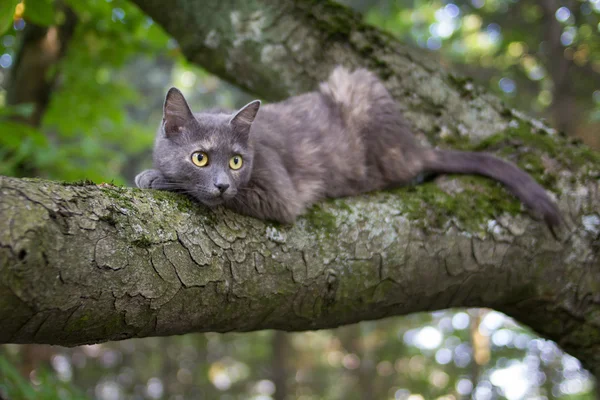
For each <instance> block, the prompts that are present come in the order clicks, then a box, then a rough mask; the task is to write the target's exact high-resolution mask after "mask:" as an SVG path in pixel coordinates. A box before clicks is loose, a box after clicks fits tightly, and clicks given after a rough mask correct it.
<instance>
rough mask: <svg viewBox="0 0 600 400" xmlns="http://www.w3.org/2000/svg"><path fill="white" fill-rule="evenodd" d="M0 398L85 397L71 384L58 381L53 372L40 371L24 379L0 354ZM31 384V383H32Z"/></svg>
mask: <svg viewBox="0 0 600 400" xmlns="http://www.w3.org/2000/svg"><path fill="white" fill-rule="evenodd" d="M0 378H1V380H0V396H4V397H2V398H6V399H18V400H57V399H61V400H84V399H87V396H86V395H85V394H84V393H82V392H81V391H79V390H78V389H76V388H75V387H74V386H73V384H71V383H69V382H64V381H62V380H60V379H59V378H58V377H57V375H56V374H55V373H54V371H51V370H49V369H46V368H45V369H40V370H39V371H36V372H35V373H34V374H33V376H32V377H31V381H30V380H29V379H26V378H24V377H23V376H22V375H21V372H20V371H18V370H17V369H16V368H15V367H14V366H13V364H12V363H11V362H9V360H8V359H7V358H5V357H3V356H2V354H0ZM32 382H33V383H32Z"/></svg>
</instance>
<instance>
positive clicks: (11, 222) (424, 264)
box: [0, 0, 600, 376]
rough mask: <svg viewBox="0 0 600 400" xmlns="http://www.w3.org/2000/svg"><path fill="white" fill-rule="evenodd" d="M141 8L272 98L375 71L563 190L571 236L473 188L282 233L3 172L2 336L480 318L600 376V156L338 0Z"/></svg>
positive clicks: (312, 220)
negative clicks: (513, 329)
mask: <svg viewBox="0 0 600 400" xmlns="http://www.w3.org/2000/svg"><path fill="white" fill-rule="evenodd" d="M135 1H136V3H138V4H139V5H140V7H141V8H142V9H143V10H144V11H145V12H147V13H148V14H149V15H150V16H151V17H152V18H154V19H155V20H156V21H158V22H159V23H160V24H162V25H163V27H165V29H166V30H167V31H168V32H169V33H170V34H172V35H173V36H174V37H175V38H176V39H177V40H178V41H179V43H180V45H181V47H182V49H183V51H184V52H185V54H186V55H187V56H188V57H189V58H190V59H191V60H193V61H195V62H197V63H200V64H201V65H203V66H205V67H206V68H207V69H209V70H210V71H212V72H215V73H217V74H218V75H219V76H221V77H224V78H226V79H229V80H230V81H232V82H234V83H236V84H239V85H240V86H242V87H245V88H246V89H248V90H250V91H253V92H256V93H258V94H260V95H261V96H263V97H266V98H268V99H278V98H282V97H285V96H286V95H288V94H291V93H297V92H299V91H303V90H306V89H312V88H313V87H314V86H315V84H316V82H317V81H318V80H319V79H321V78H323V77H324V76H325V75H326V74H327V73H328V71H329V70H330V69H331V67H332V66H333V65H335V64H338V63H342V64H346V65H349V66H356V65H364V66H367V67H369V68H371V69H372V70H373V71H375V72H376V73H378V74H379V76H381V77H382V79H384V81H385V83H386V85H387V87H388V89H389V90H390V91H391V93H392V94H393V95H394V96H395V98H396V99H398V101H399V103H400V104H401V105H402V107H403V109H404V112H405V115H406V117H407V118H408V119H409V120H410V121H411V122H412V124H413V125H414V127H415V132H416V133H417V134H423V133H424V134H425V135H421V137H422V139H423V141H424V142H425V141H430V142H432V143H434V144H438V145H445V144H446V142H449V143H450V144H454V145H455V146H459V147H461V148H475V149H478V150H490V151H496V152H499V153H501V155H502V156H504V157H505V158H509V159H511V160H513V161H515V162H517V163H519V164H520V165H521V166H522V167H524V168H526V169H528V171H530V172H531V173H533V174H534V176H536V178H538V179H539V180H541V181H542V182H543V183H544V184H545V185H546V186H547V187H549V188H551V189H552V190H553V191H554V192H556V193H560V194H559V195H558V201H559V204H560V207H561V209H562V211H563V213H564V216H565V220H566V226H565V227H564V229H563V231H562V232H561V236H560V240H557V239H555V238H554V237H553V236H552V235H551V234H550V232H549V231H548V230H547V228H546V227H545V226H543V224H542V223H540V222H535V221H533V220H532V219H531V218H530V217H529V216H528V214H526V213H523V212H521V211H520V210H519V206H518V203H517V202H516V200H514V199H512V198H511V197H510V196H509V195H508V194H507V192H506V191H504V190H503V189H501V188H499V187H498V186H497V185H495V184H493V183H489V182H487V181H484V180H481V179H474V178H460V179H449V178H444V179H441V180H439V181H438V182H435V183H427V184H425V185H421V186H418V187H417V188H415V189H412V190H411V189H400V190H395V191H390V192H382V193H377V194H371V195H366V196H360V197H357V198H351V199H338V200H334V201H327V202H323V203H322V204H319V205H318V206H315V207H314V208H313V209H312V211H311V212H309V213H308V214H307V215H306V216H305V217H304V218H301V219H300V220H299V221H298V222H297V223H296V224H295V225H293V226H280V225H277V224H272V223H266V222H261V221H258V220H255V219H252V218H247V217H243V216H240V215H237V214H234V213H232V212H230V211H227V210H224V209H221V208H218V209H216V210H212V211H211V210H206V209H204V208H203V207H200V206H197V205H194V204H192V203H191V202H190V201H189V200H187V199H186V198H184V197H182V196H179V195H175V194H171V193H165V192H155V191H149V190H148V191H139V190H136V189H128V188H118V187H112V186H107V185H100V186H96V185H92V184H86V183H85V182H84V183H80V184H72V185H68V184H67V185H65V184H61V183H56V182H47V181H35V180H19V179H14V178H4V177H0V321H3V323H2V329H1V330H0V343H8V342H11V343H50V344H60V345H69V346H72V345H78V344H84V343H96V342H101V341H106V340H119V339H125V338H130V337H146V336H164V335H174V334H183V333H187V332H199V331H217V332H226V331H232V330H236V331H250V330H257V329H267V328H274V329H281V330H287V331H295V330H307V329H319V328H330V327H335V326H340V325H343V324H348V323H353V322H357V321H361V320H370V319H378V318H383V317H388V316H394V315H403V314H407V313H412V312H417V311H430V310H438V309H444V308H449V307H477V306H481V307H490V308H494V309H497V310H500V311H503V312H505V313H507V314H508V315H510V316H513V317H515V318H516V319H518V320H519V321H521V322H523V323H525V324H528V325H529V326H531V327H532V328H533V329H534V330H536V331H537V332H538V333H539V334H541V335H543V336H545V337H548V338H551V339H553V340H555V341H556V342H557V343H559V345H561V346H562V347H563V349H565V350H566V351H567V352H570V353H571V354H573V355H574V356H576V357H578V358H579V359H580V360H581V361H582V363H583V365H584V366H586V367H587V368H588V369H590V370H591V371H592V372H593V373H595V374H596V376H598V375H599V374H600V268H598V266H599V264H600V262H599V253H600V217H599V215H598V210H599V209H600V194H599V193H600V182H599V180H598V177H599V175H598V171H599V170H600V157H599V156H598V154H597V153H593V152H591V151H590V150H588V149H587V148H585V147H582V146H578V145H576V144H573V143H570V142H569V141H567V140H566V139H564V138H561V137H558V136H557V135H556V134H555V133H554V132H553V130H551V129H548V128H546V127H545V126H544V125H543V124H541V123H540V122H538V121H534V120H530V119H528V118H527V117H525V116H524V115H523V114H521V113H519V112H517V111H513V110H509V109H507V108H506V107H505V106H504V105H503V104H502V103H501V102H500V101H499V100H497V99H496V98H494V97H492V96H490V95H488V94H486V93H484V92H483V91H482V90H481V89H479V88H477V87H473V85H472V84H471V83H470V82H468V80H464V79H462V78H457V77H455V76H453V75H451V74H449V73H448V72H445V71H443V70H442V69H441V67H439V66H438V65H437V64H436V63H435V62H434V61H433V60H431V59H430V58H429V56H427V55H423V54H421V53H420V52H419V51H417V50H413V49H409V48H407V47H405V46H403V45H402V44H400V43H398V42H396V41H394V39H392V38H391V37H389V36H387V35H386V34H384V33H381V32H379V31H377V30H375V29H374V28H371V27H368V26H365V25H363V24H362V22H361V21H360V18H359V17H358V16H356V15H355V14H353V13H351V12H350V11H348V10H347V9H346V8H344V7H341V6H338V5H335V4H334V3H330V2H325V1H317V2H300V1H291V0H277V1H275V0H274V1H269V2H268V4H267V2H266V1H265V2H260V1H256V0H255V1H250V2H246V1H241V0H240V1H235V2H220V1H219V2H217V1H216V0H207V1H203V2H198V1H193V0H177V1H174V2H172V3H169V6H168V7H167V6H165V3H164V2H160V1H158V0H148V1H141V0H135ZM234 7H235V8H234ZM494 133H499V134H498V135H495V136H494V137H492V138H488V139H486V140H484V141H483V142H482V141H481V140H482V139H484V138H485V137H488V136H490V135H492V134H494ZM465 137H470V138H471V139H472V141H473V142H474V143H476V144H474V145H473V144H469V143H470V141H469V140H467V139H465ZM477 143H478V144H477ZM469 146H471V147H469Z"/></svg>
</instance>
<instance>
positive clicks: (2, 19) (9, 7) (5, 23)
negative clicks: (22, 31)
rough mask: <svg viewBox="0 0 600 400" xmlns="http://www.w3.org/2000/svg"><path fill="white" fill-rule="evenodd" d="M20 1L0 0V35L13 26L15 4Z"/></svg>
mask: <svg viewBox="0 0 600 400" xmlns="http://www.w3.org/2000/svg"><path fill="white" fill-rule="evenodd" d="M18 3H19V2H18V1H17V0H2V1H0V35H2V34H3V33H4V32H6V31H7V30H8V28H10V27H11V26H12V24H13V18H14V15H15V6H16V5H17V4H18Z"/></svg>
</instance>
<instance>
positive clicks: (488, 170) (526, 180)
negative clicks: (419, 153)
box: [423, 150, 562, 229]
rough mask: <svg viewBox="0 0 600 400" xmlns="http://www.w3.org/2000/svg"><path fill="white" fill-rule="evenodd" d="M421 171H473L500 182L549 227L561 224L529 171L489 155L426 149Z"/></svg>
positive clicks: (442, 172) (550, 200)
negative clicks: (537, 214)
mask: <svg viewBox="0 0 600 400" xmlns="http://www.w3.org/2000/svg"><path fill="white" fill-rule="evenodd" d="M423 169H424V171H425V172H430V173H434V174H473V175H482V176H486V177H488V178H492V179H494V180H496V181H498V182H500V183H502V184H504V185H505V186H506V187H507V188H508V189H509V190H510V191H511V192H512V193H513V194H514V195H515V196H517V197H518V198H519V199H520V200H521V201H522V202H523V203H524V204H525V205H526V206H527V207H529V208H530V209H532V210H533V211H534V212H536V213H539V214H540V215H541V216H542V217H543V218H544V221H546V224H548V226H549V227H550V228H551V229H552V228H554V227H557V226H558V225H560V224H561V221H562V217H561V214H560V211H559V210H558V207H557V206H556V204H555V203H554V202H553V201H552V199H550V197H549V196H548V194H547V193H546V191H545V190H544V188H543V187H541V186H540V185H539V184H538V183H537V182H536V181H535V180H534V179H533V178H532V177H531V176H529V174H527V173H526V172H524V171H523V170H521V169H519V168H518V167H517V166H515V165H514V164H512V163H510V162H508V161H504V160H501V159H499V158H497V157H494V156H493V155H491V154H486V153H475V152H467V151H453V150H429V151H427V155H426V157H425V165H424V168H423Z"/></svg>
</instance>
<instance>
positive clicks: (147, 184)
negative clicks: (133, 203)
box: [135, 169, 169, 189]
mask: <svg viewBox="0 0 600 400" xmlns="http://www.w3.org/2000/svg"><path fill="white" fill-rule="evenodd" d="M135 185H136V186H137V187H139V188H140V189H168V188H169V185H168V182H167V179H166V178H165V177H164V175H163V174H162V173H161V172H160V171H159V170H156V169H147V170H145V171H142V172H140V173H139V174H137V176H136V177H135Z"/></svg>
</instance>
